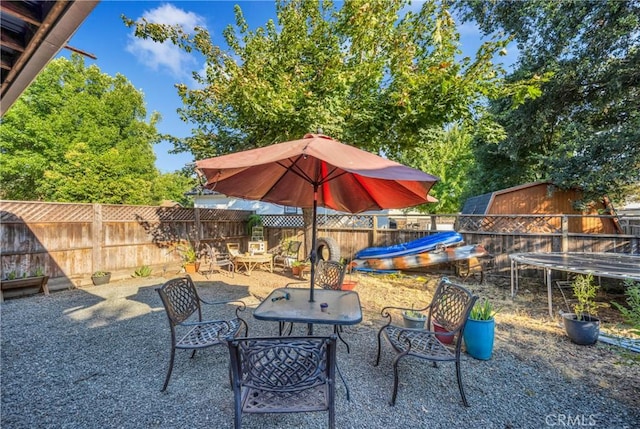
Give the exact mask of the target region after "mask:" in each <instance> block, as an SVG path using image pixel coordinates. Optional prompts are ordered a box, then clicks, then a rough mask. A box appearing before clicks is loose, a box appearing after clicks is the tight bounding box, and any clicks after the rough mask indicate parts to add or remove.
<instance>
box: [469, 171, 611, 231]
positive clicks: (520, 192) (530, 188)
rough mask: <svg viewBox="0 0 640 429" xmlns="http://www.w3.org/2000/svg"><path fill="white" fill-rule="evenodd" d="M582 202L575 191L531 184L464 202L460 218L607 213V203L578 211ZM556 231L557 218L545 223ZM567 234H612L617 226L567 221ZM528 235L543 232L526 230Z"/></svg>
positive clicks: (579, 219) (591, 220) (595, 220)
mask: <svg viewBox="0 0 640 429" xmlns="http://www.w3.org/2000/svg"><path fill="white" fill-rule="evenodd" d="M580 199H582V192H581V191H580V190H579V189H569V190H563V189H559V188H557V187H556V186H554V185H553V184H552V183H550V182H535V183H527V184H524V185H519V186H514V187H512V188H507V189H502V190H499V191H494V192H490V193H488V194H483V195H478V196H475V197H471V198H469V199H467V200H466V201H465V203H464V207H463V208H462V213H461V214H462V215H582V216H585V215H599V214H603V213H606V212H608V211H609V210H611V207H610V206H609V207H606V206H605V204H609V205H610V203H609V202H608V199H607V198H606V197H603V199H602V200H601V201H598V202H593V203H591V204H590V205H589V206H588V208H587V210H585V211H579V210H576V209H575V207H574V203H575V202H576V201H579V200H580ZM548 221H549V222H550V223H551V224H552V225H553V226H554V227H556V228H560V222H561V218H560V217H552V218H550V219H549V220H548ZM568 227H569V232H572V233H590V234H616V233H618V232H620V231H619V226H618V225H617V222H616V221H615V218H601V217H588V216H587V217H579V216H572V217H569V225H568ZM529 232H545V231H544V230H543V229H541V230H539V231H533V230H530V231H529Z"/></svg>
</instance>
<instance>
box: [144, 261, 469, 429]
mask: <svg viewBox="0 0 640 429" xmlns="http://www.w3.org/2000/svg"><path fill="white" fill-rule="evenodd" d="M338 266H340V264H338V263H336V262H332V261H319V262H318V266H317V268H316V270H315V275H316V279H315V280H316V281H315V282H314V283H315V284H316V286H317V287H318V290H317V291H316V292H315V294H313V295H312V294H311V293H310V292H311V290H310V288H309V287H304V285H301V284H300V283H290V284H287V285H285V286H283V287H280V288H276V289H274V290H273V291H271V293H270V294H269V295H268V296H267V297H266V298H265V299H264V300H263V301H262V302H261V303H260V304H259V305H258V306H257V307H256V308H255V310H254V311H253V317H254V318H255V319H256V320H263V321H271V322H277V323H278V325H277V326H278V328H279V329H278V333H279V335H278V336H267V337H264V336H249V323H248V322H247V318H246V316H245V317H243V316H244V312H245V311H246V308H247V307H246V305H245V303H244V302H243V301H241V300H223V301H215V302H212V301H205V300H203V299H202V298H201V297H200V295H199V294H198V291H197V288H196V286H195V284H194V282H193V281H192V279H191V277H189V276H188V275H184V276H180V277H176V278H174V279H171V280H168V281H167V282H165V283H164V284H163V285H162V286H161V287H159V288H158V289H156V290H157V292H158V293H159V295H160V298H161V300H162V303H163V305H164V308H165V310H166V313H167V316H168V320H169V325H170V328H171V353H170V359H169V366H168V370H167V374H166V377H165V380H164V384H163V386H162V389H161V390H162V391H165V390H166V389H167V387H168V385H169V380H170V378H171V374H172V371H173V365H174V360H175V357H176V350H191V357H192V358H193V357H195V354H196V351H197V350H199V349H204V348H208V347H212V346H216V345H222V346H226V347H227V348H228V351H229V361H228V364H229V366H230V371H229V382H230V384H231V386H232V389H233V397H234V425H235V427H236V428H240V427H241V424H242V416H243V414H247V413H290V412H311V411H325V412H328V426H329V427H330V428H334V427H335V397H336V380H337V379H336V374H337V375H338V376H339V378H340V379H341V381H342V384H343V385H344V388H345V391H346V398H347V400H350V395H349V388H348V385H347V381H346V380H345V377H344V375H343V374H342V372H341V371H340V366H339V362H338V359H337V353H336V349H337V347H338V340H341V341H342V343H344V345H345V346H346V351H347V353H349V352H350V351H349V345H348V344H347V342H346V341H345V339H344V338H343V337H342V335H343V334H344V332H343V328H344V327H346V326H350V325H356V324H359V323H360V322H362V318H363V317H362V309H361V305H360V298H359V296H358V293H357V292H355V291H348V290H341V287H340V286H341V284H342V280H343V278H344V268H342V269H341V271H338V275H337V276H336V275H335V272H336V267H338ZM312 296H313V298H311V297H312ZM476 299H477V297H476V296H475V295H472V294H471V292H469V291H468V290H467V289H465V288H464V287H463V286H461V285H458V284H455V283H451V282H450V281H449V280H448V279H447V278H442V279H441V281H440V282H439V284H438V286H437V289H436V291H435V293H434V296H433V299H432V301H431V304H430V305H429V306H428V307H426V308H425V309H424V312H425V314H426V315H427V324H426V327H425V328H424V329H414V328H404V327H402V326H400V325H398V324H396V323H394V321H393V317H392V314H394V313H393V310H396V311H399V310H403V309H402V308H398V307H385V308H384V309H382V312H381V314H382V316H383V318H384V319H385V324H384V326H383V327H382V328H381V329H380V330H379V331H378V335H377V359H376V363H375V365H376V366H378V364H379V363H380V357H381V350H382V338H385V340H386V342H387V343H388V344H389V345H390V346H391V349H392V350H393V351H394V352H395V356H394V359H393V371H394V386H393V390H392V397H391V401H390V405H395V401H396V397H397V393H398V385H399V371H398V363H399V361H400V360H401V359H402V358H404V357H406V356H412V357H414V358H419V359H425V360H428V361H431V362H433V363H434V366H435V365H436V364H437V362H447V361H450V362H455V366H456V375H457V382H458V387H459V390H460V394H461V397H462V401H463V404H464V405H465V406H468V405H469V404H468V402H467V399H466V397H465V394H464V390H463V385H462V379H461V374H460V351H461V344H462V331H463V329H464V326H465V323H466V320H467V318H468V315H469V312H470V311H471V308H472V307H473V304H474V303H475V301H476ZM229 306H231V307H229ZM216 307H218V308H219V309H221V308H222V307H225V308H226V309H229V308H232V307H233V316H231V317H227V318H225V317H217V318H215V317H214V318H209V317H205V315H204V314H205V312H206V313H207V315H208V314H209V312H213V311H215V308H216ZM205 308H206V309H207V310H206V311H203V310H204V309H205ZM221 314H222V312H221V311H218V316H220V315H221ZM296 323H299V324H306V335H304V336H295V335H292V332H293V324H296ZM433 323H438V324H440V325H442V326H444V327H445V328H446V329H447V331H448V332H447V333H446V334H445V337H447V338H443V336H442V335H443V334H442V332H438V335H437V336H436V332H435V328H433ZM315 324H323V325H332V326H333V334H331V335H329V336H314V333H313V326H314V325H315ZM449 340H453V341H449ZM224 364H227V362H225V363H224Z"/></svg>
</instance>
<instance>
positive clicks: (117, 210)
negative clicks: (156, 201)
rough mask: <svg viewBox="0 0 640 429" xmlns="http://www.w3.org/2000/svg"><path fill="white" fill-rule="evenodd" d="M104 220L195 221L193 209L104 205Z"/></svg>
mask: <svg viewBox="0 0 640 429" xmlns="http://www.w3.org/2000/svg"><path fill="white" fill-rule="evenodd" d="M102 220H104V221H140V220H146V221H162V222H171V221H174V222H175V221H194V220H195V215H194V213H193V209H185V208H181V207H157V206H121V205H103V206H102Z"/></svg>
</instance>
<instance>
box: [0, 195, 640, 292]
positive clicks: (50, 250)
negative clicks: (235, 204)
mask: <svg viewBox="0 0 640 429" xmlns="http://www.w3.org/2000/svg"><path fill="white" fill-rule="evenodd" d="M0 205H1V211H0V221H1V224H0V249H1V252H2V253H1V255H0V262H1V271H2V273H1V276H2V278H6V277H7V275H8V274H9V273H11V272H14V273H15V274H16V276H17V277H21V276H22V275H23V274H24V273H27V274H28V273H30V272H33V271H35V268H36V267H40V268H42V269H43V270H44V272H45V274H47V275H49V276H50V277H51V280H50V286H51V287H52V289H55V288H56V287H58V288H59V287H68V286H72V285H73V286H83V285H86V284H88V283H89V282H90V276H91V273H93V272H94V271H97V270H102V271H111V272H112V273H113V278H116V279H117V278H119V277H120V278H124V277H128V276H130V275H131V274H133V272H134V271H135V269H136V268H139V267H141V266H143V265H148V266H150V267H152V268H154V271H156V272H158V271H171V270H174V271H177V269H178V268H179V266H180V259H179V257H178V255H176V254H175V252H171V246H172V245H173V244H175V243H176V242H177V241H178V240H181V239H185V238H188V239H190V240H191V241H193V242H196V243H199V242H207V243H211V244H213V245H216V246H220V247H223V246H224V243H226V242H239V243H240V245H241V249H242V250H246V248H247V243H248V241H249V236H248V234H247V232H246V226H247V223H246V222H247V218H248V216H249V215H250V214H251V212H248V211H236V210H215V209H199V208H195V209H186V208H179V207H151V206H123V205H101V204H68V203H42V202H22V201H0ZM575 216H576V215H562V216H560V215H558V216H554V215H548V216H539V215H538V216H521V215H518V216H482V215H474V216H469V215H465V216H461V215H460V216H459V215H433V216H429V215H422V216H399V217H396V218H394V219H393V223H391V222H390V221H389V219H388V218H387V217H383V216H368V215H366V216H365V215H328V216H320V217H319V218H318V224H319V226H318V230H319V234H318V235H319V236H320V237H329V238H330V239H332V240H334V241H335V243H337V245H338V247H339V249H340V253H341V257H343V258H345V259H350V258H352V257H353V255H354V254H355V252H357V251H358V250H360V249H362V248H365V247H369V246H387V245H392V244H397V243H402V242H407V241H411V240H414V239H416V238H420V237H423V236H425V235H429V234H433V233H436V232H438V231H440V230H446V229H455V230H456V231H458V232H460V233H461V234H462V235H463V236H464V239H465V242H466V243H473V244H476V243H478V244H482V245H484V246H485V247H486V248H487V250H488V251H489V252H490V253H491V254H492V255H494V257H495V258H494V261H495V263H494V266H495V269H496V270H498V271H503V270H507V269H508V267H509V260H508V254H509V253H514V252H533V251H536V252H559V251H581V252H616V253H635V254H640V228H639V226H640V217H637V218H633V217H631V218H626V219H623V221H621V225H622V227H623V228H624V231H623V232H624V233H622V234H615V235H602V234H600V235H596V234H578V233H571V232H569V230H568V228H567V227H566V225H569V224H570V222H569V220H570V218H571V217H575ZM541 218H543V219H541ZM558 218H559V219H558ZM263 222H264V226H265V228H264V230H265V240H266V241H267V242H268V247H269V248H270V249H273V248H275V247H276V246H277V245H278V244H279V243H280V242H281V240H283V239H286V238H292V237H296V238H297V239H300V240H301V241H304V225H303V221H302V216H300V215H282V216H280V215H265V216H263ZM541 222H543V223H544V224H545V225H560V227H559V228H558V227H554V228H550V229H548V230H545V232H531V230H532V227H531V226H532V225H539V224H540V223H541ZM394 224H395V225H394ZM382 225H383V226H384V227H380V226H382ZM478 225H480V226H478ZM487 225H492V227H491V229H490V230H489V229H488V228H487V227H486V226H487ZM497 225H500V227H498V226H497ZM389 226H396V228H390V227H389ZM305 252H306V250H305V249H304V247H302V248H301V251H300V255H299V256H300V257H301V258H302V257H304V255H305V254H306V253H305Z"/></svg>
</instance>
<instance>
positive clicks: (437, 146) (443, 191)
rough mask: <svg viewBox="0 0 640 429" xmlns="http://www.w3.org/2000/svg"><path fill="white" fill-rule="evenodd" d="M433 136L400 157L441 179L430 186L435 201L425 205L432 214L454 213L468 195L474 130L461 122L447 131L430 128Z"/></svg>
mask: <svg viewBox="0 0 640 429" xmlns="http://www.w3.org/2000/svg"><path fill="white" fill-rule="evenodd" d="M433 132H434V133H435V135H433V136H425V137H423V139H422V140H423V141H428V142H430V143H429V144H426V145H424V146H415V147H412V148H409V149H408V150H406V151H405V152H404V154H403V156H402V157H401V158H400V160H401V161H402V162H403V163H406V164H411V165H413V166H415V167H416V168H419V169H420V170H423V171H429V172H430V173H431V174H434V175H436V176H438V177H439V178H440V181H439V182H438V183H436V184H435V186H434V187H433V192H432V193H433V194H434V195H437V198H438V202H437V203H435V204H429V205H427V206H426V207H425V208H426V209H427V211H429V212H431V213H455V212H457V211H458V210H459V209H460V205H461V201H463V198H464V197H466V196H467V194H468V188H469V186H470V183H471V182H472V181H470V180H469V179H470V178H469V171H471V170H473V168H474V165H475V159H474V155H473V150H472V145H471V142H472V139H473V133H472V132H470V131H468V130H467V129H466V128H465V127H464V125H459V124H455V125H453V126H451V127H450V128H449V129H446V130H433Z"/></svg>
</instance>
